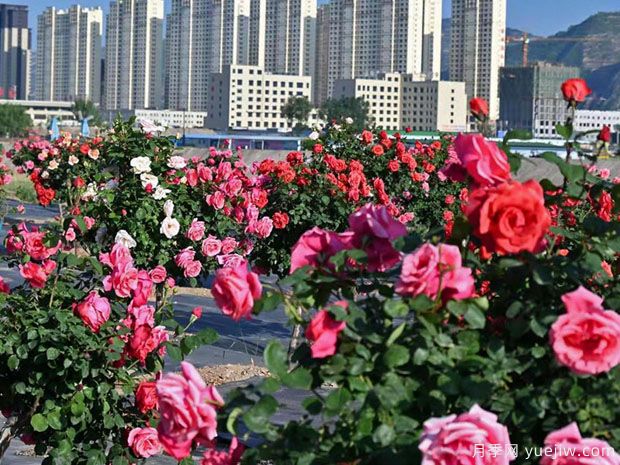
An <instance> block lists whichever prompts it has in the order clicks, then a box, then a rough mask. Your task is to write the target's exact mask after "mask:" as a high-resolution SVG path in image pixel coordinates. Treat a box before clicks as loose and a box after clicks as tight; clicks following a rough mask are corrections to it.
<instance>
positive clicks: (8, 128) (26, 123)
mask: <svg viewBox="0 0 620 465" xmlns="http://www.w3.org/2000/svg"><path fill="white" fill-rule="evenodd" d="M31 126H32V120H31V119H30V116H28V114H27V113H26V110H25V109H24V108H23V107H20V106H17V105H10V104H6V105H0V136H6V137H19V136H25V135H26V134H27V133H28V129H29V128H30V127H31Z"/></svg>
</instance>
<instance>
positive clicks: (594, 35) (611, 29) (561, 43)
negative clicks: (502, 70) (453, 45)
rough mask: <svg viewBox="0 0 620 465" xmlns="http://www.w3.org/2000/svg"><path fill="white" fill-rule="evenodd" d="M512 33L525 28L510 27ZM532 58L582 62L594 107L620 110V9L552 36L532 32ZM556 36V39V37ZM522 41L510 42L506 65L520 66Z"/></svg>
mask: <svg viewBox="0 0 620 465" xmlns="http://www.w3.org/2000/svg"><path fill="white" fill-rule="evenodd" d="M507 34H508V35H509V36H516V37H519V36H522V35H523V31H519V30H517V29H511V28H508V29H507ZM530 39H531V40H530V46H529V61H530V62H534V61H546V62H550V63H561V64H565V65H569V66H578V67H579V68H581V69H582V75H583V77H585V78H586V79H587V80H588V82H589V83H590V86H591V87H592V89H593V90H594V95H593V96H592V98H591V99H590V100H589V101H588V103H587V104H588V106H589V107H590V108H597V109H605V110H620V11H617V12H607V13H598V14H595V15H593V16H590V17H589V18H588V19H586V20H585V21H583V22H582V23H580V24H577V25H574V26H571V27H569V28H568V29H567V30H566V31H562V32H558V33H557V34H554V35H552V36H549V37H548V38H543V37H537V36H530ZM545 39H550V40H545ZM554 39H555V40H554ZM442 45H443V46H442V76H443V77H444V78H447V76H448V66H449V50H450V19H449V18H448V19H444V22H443V44H442ZM521 47H522V45H521V43H520V42H513V43H510V44H508V46H507V49H506V65H507V66H520V65H521V59H522V48H521Z"/></svg>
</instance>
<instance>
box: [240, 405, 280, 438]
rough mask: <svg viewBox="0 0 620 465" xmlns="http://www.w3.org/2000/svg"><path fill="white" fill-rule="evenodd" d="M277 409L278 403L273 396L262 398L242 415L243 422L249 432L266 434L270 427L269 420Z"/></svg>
mask: <svg viewBox="0 0 620 465" xmlns="http://www.w3.org/2000/svg"><path fill="white" fill-rule="evenodd" d="M277 409H278V402H277V401H276V400H275V399H274V398H273V396H264V397H262V398H261V399H260V400H259V401H258V402H257V403H256V404H255V405H254V406H253V407H252V408H250V409H249V410H248V411H247V412H246V413H245V414H244V415H243V422H244V423H245V425H246V426H247V427H248V429H249V430H250V431H253V432H255V433H266V432H267V431H269V429H270V426H271V425H270V424H269V419H270V418H271V416H272V415H273V414H274V413H276V410H277Z"/></svg>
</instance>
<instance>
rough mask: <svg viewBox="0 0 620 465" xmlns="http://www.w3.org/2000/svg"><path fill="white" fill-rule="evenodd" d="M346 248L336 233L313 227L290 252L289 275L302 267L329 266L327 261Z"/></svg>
mask: <svg viewBox="0 0 620 465" xmlns="http://www.w3.org/2000/svg"><path fill="white" fill-rule="evenodd" d="M346 248H347V247H346V245H345V243H344V242H343V241H342V240H341V236H339V235H338V234H336V233H333V232H329V231H325V230H323V229H321V228H317V227H314V228H312V229H310V230H309V231H306V232H305V233H303V234H302V236H301V237H300V238H299V240H298V241H297V243H296V244H295V245H294V246H293V248H292V250H291V271H290V272H291V273H293V272H294V271H295V270H297V269H299V268H303V267H304V266H313V267H317V266H319V265H323V264H327V265H328V266H331V265H330V264H329V259H330V258H331V257H333V256H334V255H336V254H337V253H338V252H341V251H342V250H345V249H346Z"/></svg>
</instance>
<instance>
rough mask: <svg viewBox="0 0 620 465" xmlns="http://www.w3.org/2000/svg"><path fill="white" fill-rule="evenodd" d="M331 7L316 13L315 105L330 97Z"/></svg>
mask: <svg viewBox="0 0 620 465" xmlns="http://www.w3.org/2000/svg"><path fill="white" fill-rule="evenodd" d="M329 15H330V9H329V5H321V6H320V7H319V8H318V9H317V12H316V39H315V44H316V45H315V48H316V63H315V67H314V76H313V79H312V84H313V85H314V89H313V90H312V96H313V98H314V101H315V103H317V104H321V103H323V102H324V101H325V100H327V99H328V97H329V89H328V83H327V76H328V73H329V39H330V34H329V31H330V21H329Z"/></svg>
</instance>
